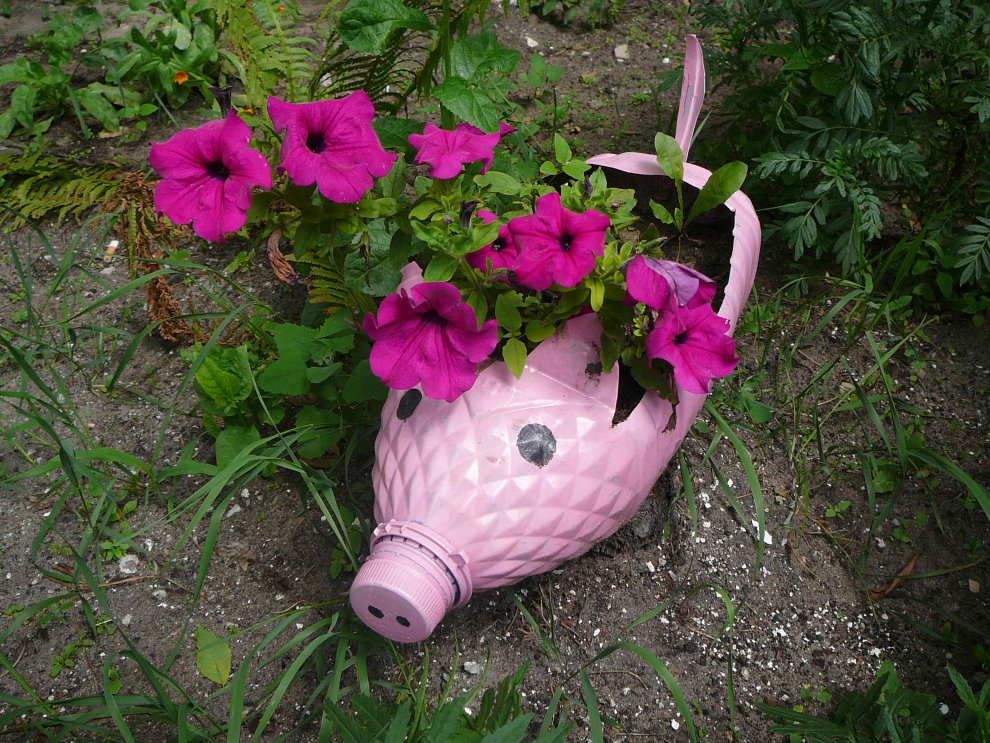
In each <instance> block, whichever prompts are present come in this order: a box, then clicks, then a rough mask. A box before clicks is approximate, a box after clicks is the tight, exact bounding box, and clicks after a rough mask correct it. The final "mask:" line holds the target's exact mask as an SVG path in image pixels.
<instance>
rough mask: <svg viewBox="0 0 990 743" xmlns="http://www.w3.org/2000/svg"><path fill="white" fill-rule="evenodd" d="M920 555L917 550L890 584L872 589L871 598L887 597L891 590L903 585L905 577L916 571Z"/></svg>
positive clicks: (875, 599) (872, 599) (873, 599)
mask: <svg viewBox="0 0 990 743" xmlns="http://www.w3.org/2000/svg"><path fill="white" fill-rule="evenodd" d="M919 557H921V553H920V552H915V553H914V555H912V556H911V559H910V560H908V562H907V565H905V566H904V567H903V568H901V572H899V573H898V574H897V576H896V577H895V578H894V580H892V581H891V582H890V583H889V584H887V585H886V586H884V587H883V588H877V589H874V590H872V591H870V600H871V601H877V600H879V599H882V598H886V597H887V596H888V595H889V594H890V592H891V591H893V590H894V589H895V588H897V587H898V586H899V585H901V583H903V582H904V579H905V578H907V577H908V576H909V575H911V573H913V572H914V567H915V565H917V564H918V558H919Z"/></svg>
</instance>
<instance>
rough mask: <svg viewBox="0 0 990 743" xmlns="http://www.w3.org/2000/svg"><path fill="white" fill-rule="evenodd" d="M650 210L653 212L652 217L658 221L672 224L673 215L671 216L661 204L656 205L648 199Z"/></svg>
mask: <svg viewBox="0 0 990 743" xmlns="http://www.w3.org/2000/svg"><path fill="white" fill-rule="evenodd" d="M650 209H652V210H653V216H654V217H656V218H657V219H659V220H660V221H661V222H662V223H663V224H673V223H674V215H673V214H671V213H670V212H669V211H668V210H667V207H665V206H664V205H663V204H658V203H657V202H655V201H654V200H653V199H650Z"/></svg>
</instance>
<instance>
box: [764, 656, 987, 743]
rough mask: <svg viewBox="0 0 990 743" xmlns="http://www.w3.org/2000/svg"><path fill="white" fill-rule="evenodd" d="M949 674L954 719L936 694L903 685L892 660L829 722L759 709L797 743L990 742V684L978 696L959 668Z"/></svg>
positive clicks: (845, 699) (792, 712) (776, 730)
mask: <svg viewBox="0 0 990 743" xmlns="http://www.w3.org/2000/svg"><path fill="white" fill-rule="evenodd" d="M946 671H947V672H948V674H949V678H950V679H951V680H952V684H953V686H954V687H955V690H956V693H957V695H958V701H959V703H960V709H959V712H958V714H957V715H955V716H950V715H948V714H947V713H948V711H949V710H948V706H947V705H944V704H942V703H940V702H939V701H938V700H937V699H936V698H935V697H934V696H933V695H931V694H924V693H920V692H916V691H912V690H910V689H907V688H904V687H903V686H901V684H900V680H899V679H898V677H897V672H896V671H895V670H894V667H893V665H892V664H891V663H890V662H889V661H887V662H885V663H884V664H883V666H882V667H881V669H880V672H879V674H878V677H877V680H876V682H875V683H874V684H873V685H872V686H871V687H870V688H869V689H868V690H867V691H854V692H851V693H849V694H847V695H846V696H845V697H843V698H842V699H841V700H840V701H839V703H838V705H837V706H836V708H835V709H834V710H833V711H832V712H831V713H830V714H829V715H828V716H827V717H818V716H815V715H811V714H808V713H806V712H805V711H804V709H803V706H802V705H799V706H798V707H795V708H793V709H786V708H783V707H774V706H771V705H768V704H761V703H758V704H757V705H756V706H757V707H758V708H759V709H760V710H762V711H763V713H764V714H766V715H767V717H769V718H770V719H771V720H773V722H774V723H775V725H774V726H773V727H771V729H770V730H771V732H774V733H780V734H783V735H786V736H788V739H789V740H790V741H791V743H800V742H801V741H808V743H899V741H926V742H927V741H946V743H970V742H972V743H977V741H986V740H990V682H984V684H983V687H982V689H980V690H979V692H974V690H973V688H972V687H971V686H970V685H969V683H967V681H966V679H965V678H963V676H962V675H961V674H960V673H959V672H958V671H957V670H956V669H954V668H953V667H952V666H948V667H947V669H946ZM807 701H811V700H810V699H809V700H807ZM818 701H827V700H818Z"/></svg>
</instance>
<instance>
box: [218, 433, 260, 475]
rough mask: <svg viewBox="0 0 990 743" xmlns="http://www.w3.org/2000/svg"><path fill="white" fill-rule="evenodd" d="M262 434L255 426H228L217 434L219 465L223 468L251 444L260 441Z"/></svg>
mask: <svg viewBox="0 0 990 743" xmlns="http://www.w3.org/2000/svg"><path fill="white" fill-rule="evenodd" d="M260 439H261V434H259V433H258V429H257V428H255V427H254V426H227V427H226V428H225V429H223V430H222V431H220V433H219V434H217V441H216V444H215V447H214V448H215V450H216V455H217V467H219V468H220V469H223V468H224V467H226V466H227V465H228V464H230V463H231V462H233V461H234V460H235V459H236V458H237V456H238V455H239V454H240V453H241V452H242V451H244V450H245V449H247V448H248V447H249V446H251V444H254V443H255V442H257V441H259V440H260Z"/></svg>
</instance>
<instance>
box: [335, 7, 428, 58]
mask: <svg viewBox="0 0 990 743" xmlns="http://www.w3.org/2000/svg"><path fill="white" fill-rule="evenodd" d="M400 28H410V29H413V30H415V31H430V30H432V29H433V24H432V23H431V22H430V19H429V18H428V17H427V16H426V14H425V13H423V11H421V10H417V9H415V8H409V7H406V6H405V5H403V4H402V3H401V2H399V0H351V2H349V3H348V4H347V7H346V8H344V11H343V12H342V13H341V14H340V20H339V21H338V24H337V31H338V32H339V33H340V37H341V38H342V39H343V40H344V43H345V44H347V46H349V47H350V48H351V49H353V50H354V51H356V52H370V53H372V54H382V53H383V52H384V51H385V43H386V42H387V41H388V37H389V36H390V35H391V34H392V32H393V31H396V30H398V29H400Z"/></svg>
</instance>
